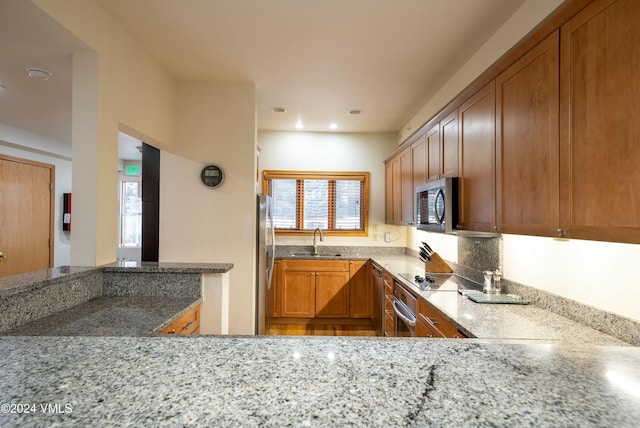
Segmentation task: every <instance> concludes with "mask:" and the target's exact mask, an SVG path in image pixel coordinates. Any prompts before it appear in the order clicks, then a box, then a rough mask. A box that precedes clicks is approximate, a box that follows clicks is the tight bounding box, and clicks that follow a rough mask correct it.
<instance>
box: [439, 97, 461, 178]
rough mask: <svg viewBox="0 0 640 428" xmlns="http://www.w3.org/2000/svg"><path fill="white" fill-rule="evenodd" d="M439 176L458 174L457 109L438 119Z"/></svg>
mask: <svg viewBox="0 0 640 428" xmlns="http://www.w3.org/2000/svg"><path fill="white" fill-rule="evenodd" d="M440 141H441V146H440V176H441V177H457V176H458V171H459V167H458V163H459V158H458V144H459V136H458V110H455V111H454V112H453V113H451V114H450V115H449V116H447V117H445V118H444V119H442V120H441V121H440Z"/></svg>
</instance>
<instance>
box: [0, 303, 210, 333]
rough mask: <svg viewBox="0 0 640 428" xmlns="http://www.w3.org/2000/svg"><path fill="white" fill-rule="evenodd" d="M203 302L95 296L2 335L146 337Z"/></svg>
mask: <svg viewBox="0 0 640 428" xmlns="http://www.w3.org/2000/svg"><path fill="white" fill-rule="evenodd" d="M201 302H202V299H193V298H186V299H182V298H169V297H146V296H145V297H135V296H127V297H105V296H101V297H97V298H95V299H91V300H89V301H87V302H84V303H81V304H79V305H77V306H73V307H71V308H69V309H66V310H63V311H60V312H56V313H54V314H53V315H50V316H48V317H44V318H40V319H38V320H35V321H32V322H29V323H26V324H22V325H20V326H18V327H16V328H14V329H12V330H9V331H6V332H2V333H0V334H1V335H9V336H149V335H152V334H154V333H157V332H159V331H161V330H162V329H163V328H165V327H166V326H168V325H169V324H171V323H172V322H173V321H175V320H176V319H178V317H180V316H181V315H182V314H184V313H185V312H187V311H188V310H190V309H191V308H193V307H194V306H196V305H198V304H200V303H201Z"/></svg>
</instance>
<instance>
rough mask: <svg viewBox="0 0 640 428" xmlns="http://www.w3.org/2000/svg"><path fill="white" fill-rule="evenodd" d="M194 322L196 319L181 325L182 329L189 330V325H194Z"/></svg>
mask: <svg viewBox="0 0 640 428" xmlns="http://www.w3.org/2000/svg"><path fill="white" fill-rule="evenodd" d="M195 323H196V320H193V321H191V322H190V323H187V324H185V326H184V327H182V330H189V328H191V326H192V325H194V324H195Z"/></svg>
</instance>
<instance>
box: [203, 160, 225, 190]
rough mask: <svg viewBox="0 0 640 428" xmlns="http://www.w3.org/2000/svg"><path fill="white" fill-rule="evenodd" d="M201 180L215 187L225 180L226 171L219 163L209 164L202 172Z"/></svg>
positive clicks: (210, 186)
mask: <svg viewBox="0 0 640 428" xmlns="http://www.w3.org/2000/svg"><path fill="white" fill-rule="evenodd" d="M200 180H201V181H202V184H204V185H205V186H207V187H209V188H211V189H215V188H217V187H220V186H221V185H222V182H223V181H224V171H222V168H220V167H219V166H217V165H207V166H205V167H204V168H202V172H200Z"/></svg>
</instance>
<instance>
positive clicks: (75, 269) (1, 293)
mask: <svg viewBox="0 0 640 428" xmlns="http://www.w3.org/2000/svg"><path fill="white" fill-rule="evenodd" d="M95 269H96V268H95V267H88V266H59V267H55V268H51V269H42V270H37V271H34V272H27V273H22V274H19V275H11V276H4V277H1V278H0V297H9V296H12V295H14V294H18V293H22V292H24V291H28V290H32V289H35V288H39V287H42V286H43V285H45V284H51V283H52V282H55V281H56V280H60V279H65V278H69V277H70V276H75V277H81V276H83V275H90V274H91V273H93V272H94V271H95Z"/></svg>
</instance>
